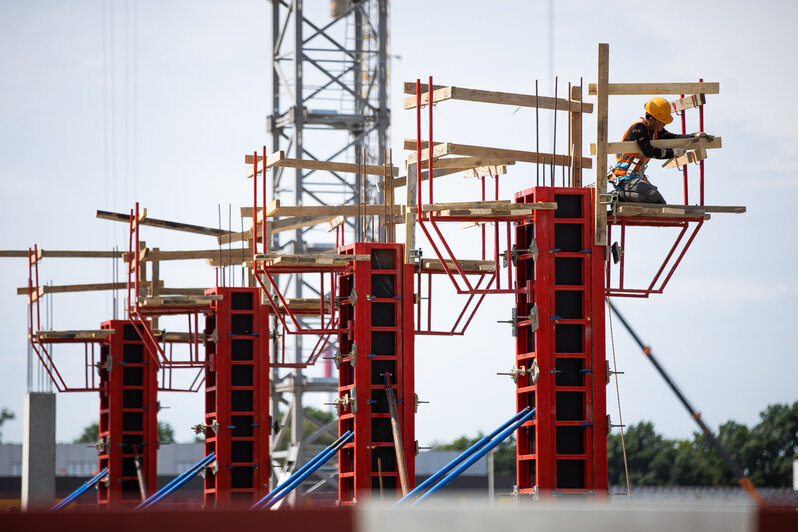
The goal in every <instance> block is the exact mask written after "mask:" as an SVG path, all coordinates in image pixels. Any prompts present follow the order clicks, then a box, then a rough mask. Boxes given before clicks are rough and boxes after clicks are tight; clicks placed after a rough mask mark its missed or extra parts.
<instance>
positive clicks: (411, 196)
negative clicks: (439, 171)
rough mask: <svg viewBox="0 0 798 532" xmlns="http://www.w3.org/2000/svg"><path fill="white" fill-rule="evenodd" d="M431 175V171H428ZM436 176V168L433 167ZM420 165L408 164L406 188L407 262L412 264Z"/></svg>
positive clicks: (433, 174) (433, 176) (414, 248)
mask: <svg viewBox="0 0 798 532" xmlns="http://www.w3.org/2000/svg"><path fill="white" fill-rule="evenodd" d="M427 175H429V172H428V173H427ZM432 178H433V179H434V178H435V169H434V168H433V169H432ZM417 194H418V167H417V166H416V165H415V164H411V165H408V166H407V188H406V189H405V205H407V208H406V209H405V264H412V263H413V261H414V260H415V255H414V253H415V251H416V210H417V207H418V203H417V200H418V196H417Z"/></svg>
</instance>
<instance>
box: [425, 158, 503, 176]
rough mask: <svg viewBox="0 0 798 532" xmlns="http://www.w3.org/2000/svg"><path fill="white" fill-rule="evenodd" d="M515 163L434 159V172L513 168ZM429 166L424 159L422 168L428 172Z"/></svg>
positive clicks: (492, 160)
mask: <svg viewBox="0 0 798 532" xmlns="http://www.w3.org/2000/svg"><path fill="white" fill-rule="evenodd" d="M514 164H515V161H513V160H512V159H495V158H491V157H453V158H449V159H433V161H432V172H433V173H434V172H435V169H436V168H439V169H444V168H454V169H457V170H464V169H469V168H477V167H480V166H511V165H514ZM428 166H429V161H428V160H427V159H424V160H422V161H421V168H422V169H424V170H426V169H427V167H428Z"/></svg>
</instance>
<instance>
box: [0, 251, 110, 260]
mask: <svg viewBox="0 0 798 532" xmlns="http://www.w3.org/2000/svg"><path fill="white" fill-rule="evenodd" d="M39 256H40V258H44V257H53V258H82V259H92V258H97V259H100V258H102V259H105V258H122V252H121V251H79V250H72V249H64V250H44V249H40V250H39ZM0 258H25V259H27V258H28V250H27V249H18V250H17V249H0Z"/></svg>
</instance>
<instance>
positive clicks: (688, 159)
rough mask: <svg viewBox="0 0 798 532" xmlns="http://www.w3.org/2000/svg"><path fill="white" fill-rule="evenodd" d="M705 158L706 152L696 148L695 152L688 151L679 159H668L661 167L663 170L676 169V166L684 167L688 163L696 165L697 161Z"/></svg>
mask: <svg viewBox="0 0 798 532" xmlns="http://www.w3.org/2000/svg"><path fill="white" fill-rule="evenodd" d="M706 158H707V150H705V149H704V148H698V149H697V150H695V151H688V152H687V153H685V154H684V155H682V156H681V157H674V158H673V159H668V160H667V161H665V164H663V165H662V167H663V168H676V167H677V166H684V165H686V164H690V163H697V162H698V161H703V160H704V159H706Z"/></svg>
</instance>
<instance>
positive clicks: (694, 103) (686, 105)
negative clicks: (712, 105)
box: [671, 94, 707, 113]
mask: <svg viewBox="0 0 798 532" xmlns="http://www.w3.org/2000/svg"><path fill="white" fill-rule="evenodd" d="M706 103H707V95H706V94H693V95H691V96H685V97H684V98H679V99H678V100H673V101H672V102H671V112H672V113H678V112H679V111H684V110H685V109H693V108H694V107H701V106H702V105H704V104H706Z"/></svg>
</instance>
